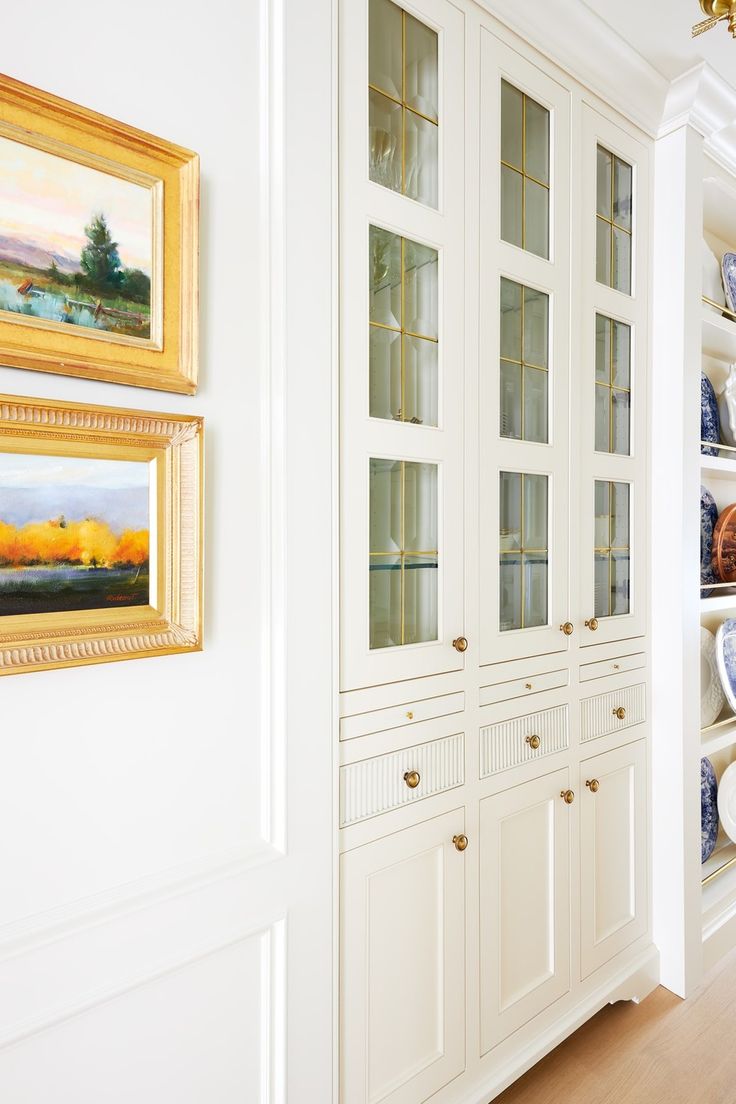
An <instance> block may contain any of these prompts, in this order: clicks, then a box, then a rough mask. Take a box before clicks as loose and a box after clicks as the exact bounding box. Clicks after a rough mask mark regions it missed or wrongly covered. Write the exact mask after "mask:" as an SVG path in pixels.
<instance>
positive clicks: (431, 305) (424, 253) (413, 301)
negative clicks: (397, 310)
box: [404, 238, 438, 337]
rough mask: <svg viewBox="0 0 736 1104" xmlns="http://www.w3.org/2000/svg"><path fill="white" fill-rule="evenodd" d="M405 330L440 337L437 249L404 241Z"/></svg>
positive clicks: (408, 240) (425, 335)
mask: <svg viewBox="0 0 736 1104" xmlns="http://www.w3.org/2000/svg"><path fill="white" fill-rule="evenodd" d="M404 281H405V285H404V329H405V330H409V331H410V332H411V333H415V334H420V335H421V336H422V337H437V333H438V330H437V250H436V249H430V247H429V246H427V245H420V244H419V243H418V242H414V241H411V240H410V239H409V238H405V239H404Z"/></svg>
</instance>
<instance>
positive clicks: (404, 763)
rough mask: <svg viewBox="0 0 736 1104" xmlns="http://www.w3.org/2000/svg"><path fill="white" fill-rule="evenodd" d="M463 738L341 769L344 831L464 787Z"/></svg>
mask: <svg viewBox="0 0 736 1104" xmlns="http://www.w3.org/2000/svg"><path fill="white" fill-rule="evenodd" d="M464 781H465V740H464V737H463V735H462V733H457V734H456V735H453V736H447V737H445V738H444V739H442V740H433V741H431V743H427V744H418V745H416V746H415V747H409V748H403V749H402V750H401V751H395V752H391V753H390V754H388V755H377V756H375V758H372V759H363V760H360V761H359V762H357V763H349V764H348V765H347V766H344V767H341V769H340V827H341V828H346V827H348V825H350V824H356V823H357V822H358V821H361V820H366V819H367V818H368V817H373V816H378V814H379V813H387V812H389V811H390V810H391V809H399V808H401V807H402V806H403V805H409V804H411V803H412V802H414V801H420V800H421V799H422V798H424V797H431V796H432V795H434V794H438V793H444V792H445V790H451V789H454V788H455V786H462V784H463V782H464Z"/></svg>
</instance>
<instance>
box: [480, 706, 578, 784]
mask: <svg viewBox="0 0 736 1104" xmlns="http://www.w3.org/2000/svg"><path fill="white" fill-rule="evenodd" d="M535 736H537V737H538V738H539V747H538V748H533V747H532V746H531V743H530V742H529V741H530V740H531V739H532V738H533V737H535ZM569 746H570V725H569V723H568V709H567V706H566V705H558V706H556V707H555V708H554V709H545V710H544V711H543V712H541V713H529V714H527V715H526V716H524V717H512V718H511V720H509V721H500V722H499V723H498V724H493V725H487V726H486V728H482V729H481V730H480V776H481V778H487V777H488V775H490V774H498V772H499V771H504V770H508V769H509V768H510V767H518V766H519V765H520V764H521V763H528V762H530V761H531V760H532V759H542V758H543V757H544V756H545V755H553V754H554V753H555V752H556V751H564V750H565V748H567V747H569Z"/></svg>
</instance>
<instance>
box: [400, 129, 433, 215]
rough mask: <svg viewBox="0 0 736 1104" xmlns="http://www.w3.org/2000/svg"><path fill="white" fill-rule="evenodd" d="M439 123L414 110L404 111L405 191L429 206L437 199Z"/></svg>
mask: <svg viewBox="0 0 736 1104" xmlns="http://www.w3.org/2000/svg"><path fill="white" fill-rule="evenodd" d="M437 129H438V128H437V126H436V124H435V123H429V122H427V120H426V119H422V118H421V117H420V116H419V115H415V114H414V113H413V112H412V111H407V112H405V132H406V134H405V141H406V149H405V159H406V166H405V170H404V194H405V195H408V196H410V197H411V198H412V199H418V200H419V202H420V203H426V204H427V205H428V206H429V207H436V206H437V202H438V198H437V197H438V171H439V170H438V144H437V143H438V138H437Z"/></svg>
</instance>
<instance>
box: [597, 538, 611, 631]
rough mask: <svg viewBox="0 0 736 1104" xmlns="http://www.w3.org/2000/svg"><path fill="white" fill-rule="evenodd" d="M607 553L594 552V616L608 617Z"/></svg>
mask: <svg viewBox="0 0 736 1104" xmlns="http://www.w3.org/2000/svg"><path fill="white" fill-rule="evenodd" d="M608 563H609V557H608V553H607V552H605V553H599V552H596V554H595V564H594V580H593V587H594V594H595V602H594V605H595V616H596V617H608V616H609V614H610V605H609V601H610V594H609V588H608Z"/></svg>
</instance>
